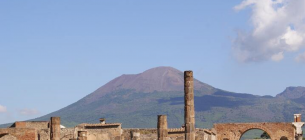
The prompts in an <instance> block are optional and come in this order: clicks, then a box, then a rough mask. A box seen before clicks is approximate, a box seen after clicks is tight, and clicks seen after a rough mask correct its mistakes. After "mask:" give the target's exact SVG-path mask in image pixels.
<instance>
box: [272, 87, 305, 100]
mask: <svg viewBox="0 0 305 140" xmlns="http://www.w3.org/2000/svg"><path fill="white" fill-rule="evenodd" d="M302 96H305V87H301V86H298V87H287V88H286V89H285V90H284V91H283V92H282V93H280V94H278V95H276V97H284V98H288V99H297V98H300V97H302Z"/></svg>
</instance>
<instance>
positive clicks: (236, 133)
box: [214, 123, 295, 140]
mask: <svg viewBox="0 0 305 140" xmlns="http://www.w3.org/2000/svg"><path fill="white" fill-rule="evenodd" d="M214 128H215V130H216V133H217V140H225V139H226V140H239V139H240V137H241V136H242V135H243V134H244V133H245V132H247V131H248V130H251V129H261V130H263V131H265V132H267V133H268V134H269V136H270V137H271V140H280V139H281V137H283V136H284V137H287V138H288V139H289V140H293V139H294V132H295V129H294V127H293V125H292V124H291V123H227V124H214Z"/></svg>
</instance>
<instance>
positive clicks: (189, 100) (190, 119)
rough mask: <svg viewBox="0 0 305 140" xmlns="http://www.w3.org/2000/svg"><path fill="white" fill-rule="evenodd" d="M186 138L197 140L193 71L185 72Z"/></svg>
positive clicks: (186, 139)
mask: <svg viewBox="0 0 305 140" xmlns="http://www.w3.org/2000/svg"><path fill="white" fill-rule="evenodd" d="M184 122H185V140H195V111H194V78H193V72H192V71H185V72H184Z"/></svg>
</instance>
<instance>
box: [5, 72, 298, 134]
mask: <svg viewBox="0 0 305 140" xmlns="http://www.w3.org/2000/svg"><path fill="white" fill-rule="evenodd" d="M193 86H194V84H193V72H192V71H185V72H184V92H185V93H184V101H185V106H184V111H185V112H184V121H185V122H184V125H183V126H182V127H181V128H168V126H167V116H166V115H158V117H157V120H158V123H157V125H156V126H157V128H153V129H151V128H150V129H122V127H121V123H106V120H105V118H101V119H99V123H96V124H88V123H82V124H79V125H77V126H75V127H73V128H64V127H62V128H61V125H60V118H59V117H51V119H50V121H28V122H27V121H24V122H19V121H18V122H15V123H14V124H13V125H12V126H11V127H10V128H5V129H0V140H239V139H240V138H241V136H242V135H243V134H244V133H245V132H247V131H248V130H251V129H261V130H263V131H265V132H267V133H268V134H269V136H270V137H271V140H302V134H303V131H302V126H303V125H304V122H301V114H295V115H294V122H292V123H281V122H279V123H274V122H272V123H270V122H265V123H224V124H214V128H211V129H199V128H195V110H194V87H193ZM169 119H170V118H169Z"/></svg>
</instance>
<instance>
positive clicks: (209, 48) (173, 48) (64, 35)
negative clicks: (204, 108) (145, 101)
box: [0, 0, 305, 123]
mask: <svg viewBox="0 0 305 140" xmlns="http://www.w3.org/2000/svg"><path fill="white" fill-rule="evenodd" d="M266 1H269V2H270V1H271V2H272V0H265V1H264V2H263V1H262V0H257V1H255V0H245V1H242V0H230V1H224V0H213V1H202V0H193V1H182V0H175V1H173V0H168V1H164V0H153V1H143V0H120V1H80V0H73V1H72V0H66V1H41V0H32V1H21V0H4V1H0V25H1V26H0V95H1V98H0V123H7V122H12V121H16V120H26V119H30V118H35V117H38V116H41V115H45V114H47V113H50V112H52V111H56V110H58V109H60V108H63V107H65V106H67V105H69V104H71V103H73V102H75V101H77V100H79V99H81V98H82V97H84V96H86V95H87V94H90V93H91V92H93V91H94V90H95V89H97V88H98V87H100V86H102V85H104V84H105V83H107V82H108V81H110V80H112V79H113V78H115V77H118V76H120V75H122V74H136V73H140V72H143V71H144V70H147V69H149V68H153V67H157V66H171V67H174V68H177V69H179V70H181V71H183V70H193V71H194V75H195V77H196V78H197V79H199V80H200V81H202V82H205V83H208V84H210V85H212V86H214V87H217V88H220V89H224V90H228V91H233V92H242V93H251V94H256V95H272V96H274V95H276V94H278V93H280V92H282V91H283V90H284V89H285V88H286V87H288V86H305V84H304V76H303V72H304V70H305V64H304V60H305V54H304V55H303V52H304V48H303V46H304V42H303V41H302V40H303V38H304V35H305V34H304V29H305V28H303V27H304V21H305V20H304V21H303V18H304V17H305V16H304V15H302V14H300V15H299V16H298V17H295V18H293V16H290V17H291V18H289V19H288V18H287V17H285V16H281V13H287V15H289V13H290V14H291V13H292V14H293V12H291V11H292V10H289V7H292V6H293V4H291V5H292V6H290V5H289V4H287V2H285V0H284V1H281V0H278V1H273V2H274V3H272V4H271V7H272V8H274V9H275V10H274V9H273V11H272V8H271V10H270V4H269V10H270V11H269V13H261V11H266V10H262V9H266V8H267V12H268V3H266ZM292 1H293V0H292ZM294 1H295V0H294ZM302 1H303V0H302ZM251 2H252V3H251ZM275 2H278V3H275ZM281 2H282V3H281ZM277 4H278V5H277ZM302 4H303V3H302ZM274 5H275V6H274ZM299 5H300V4H299ZM295 9H297V8H295ZM299 10H300V9H299ZM304 13H305V12H304ZM265 15H268V16H267V17H265ZM299 17H302V19H299ZM284 21H291V22H287V23H286V22H284ZM274 23H277V24H276V25H278V26H276V25H275V24H274ZM272 24H274V25H272ZM271 25H272V26H271ZM287 25H289V26H287ZM290 27H291V28H290ZM292 27H293V28H292ZM273 31H279V32H274V33H273ZM280 31H281V32H280ZM266 42H267V43H266ZM269 42H276V43H274V44H270V43H269ZM283 42H284V43H283ZM268 43H269V44H268Z"/></svg>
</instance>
